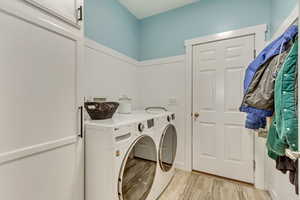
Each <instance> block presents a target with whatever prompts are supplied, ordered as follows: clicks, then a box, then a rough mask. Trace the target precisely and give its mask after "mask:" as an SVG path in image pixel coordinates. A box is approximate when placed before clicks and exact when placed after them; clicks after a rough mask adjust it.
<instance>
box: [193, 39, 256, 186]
mask: <svg viewBox="0 0 300 200" xmlns="http://www.w3.org/2000/svg"><path fill="white" fill-rule="evenodd" d="M253 54H254V36H245V37H240V38H234V39H229V40H222V41H216V42H212V43H206V44H201V45H197V46H194V47H193V112H194V114H196V115H197V114H199V116H198V117H194V123H193V169H194V170H197V171H203V172H207V173H211V174H215V175H219V176H223V177H227V178H232V179H237V180H241V181H245V182H250V183H253V179H254V177H253V176H254V175H253V174H254V173H253V171H254V170H253V159H254V149H253V145H254V143H253V141H254V135H253V134H251V133H250V132H248V131H247V129H245V128H244V122H245V115H244V114H243V113H241V112H239V110H238V108H239V106H240V104H241V101H242V97H243V79H244V72H245V68H246V67H247V65H248V64H249V63H250V62H251V60H252V59H253Z"/></svg>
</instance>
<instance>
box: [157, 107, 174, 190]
mask: <svg viewBox="0 0 300 200" xmlns="http://www.w3.org/2000/svg"><path fill="white" fill-rule="evenodd" d="M155 121H156V125H157V126H156V131H155V132H156V141H157V149H158V162H159V167H158V168H159V169H158V172H157V184H156V187H157V188H158V193H159V194H161V193H162V192H163V191H164V190H165V189H166V187H167V186H168V184H169V183H170V182H171V180H172V178H173V176H174V175H175V159H176V153H177V137H178V136H177V130H176V126H175V114H174V113H172V112H163V113H161V114H159V115H158V116H157V117H156V118H155Z"/></svg>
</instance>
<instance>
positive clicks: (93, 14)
mask: <svg viewBox="0 0 300 200" xmlns="http://www.w3.org/2000/svg"><path fill="white" fill-rule="evenodd" d="M139 31H140V27H139V20H137V18H136V17H135V16H133V15H132V14H131V13H130V12H129V11H128V10H127V9H126V8H125V7H123V6H122V5H121V4H120V3H119V2H118V1H117V0H85V36H86V37H88V38H89V39H92V40H95V41H96V42H98V43H100V44H103V45H105V46H108V47H110V48H112V49H115V50H117V51H119V52H121V53H124V54H126V55H128V56H130V57H132V58H135V59H138V58H139V37H140V33H139Z"/></svg>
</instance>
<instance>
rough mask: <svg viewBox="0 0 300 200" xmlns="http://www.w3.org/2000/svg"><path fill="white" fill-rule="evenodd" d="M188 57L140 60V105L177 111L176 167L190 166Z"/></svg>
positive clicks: (184, 167)
mask: <svg viewBox="0 0 300 200" xmlns="http://www.w3.org/2000/svg"><path fill="white" fill-rule="evenodd" d="M185 66H186V65H185V56H184V55H180V56H174V57H169V58H163V59H155V60H150V61H144V62H141V63H140V67H139V69H138V80H139V81H138V82H139V96H140V106H141V107H143V108H145V107H147V106H164V107H166V108H167V109H169V110H170V111H173V112H175V113H176V127H177V132H178V146H177V147H178V149H177V156H176V161H175V162H176V163H175V166H176V167H177V168H179V169H186V157H185V152H186V148H190V147H186V145H185V139H186V137H185V136H186V124H185V121H186V120H185V117H186V102H185Z"/></svg>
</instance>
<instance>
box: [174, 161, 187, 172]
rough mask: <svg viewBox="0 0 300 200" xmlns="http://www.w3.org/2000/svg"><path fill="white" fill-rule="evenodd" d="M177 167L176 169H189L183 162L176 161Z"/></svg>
mask: <svg viewBox="0 0 300 200" xmlns="http://www.w3.org/2000/svg"><path fill="white" fill-rule="evenodd" d="M175 168H176V169H180V170H184V171H187V170H186V168H185V165H184V163H183V162H176V163H175Z"/></svg>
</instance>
